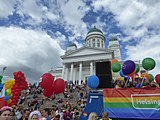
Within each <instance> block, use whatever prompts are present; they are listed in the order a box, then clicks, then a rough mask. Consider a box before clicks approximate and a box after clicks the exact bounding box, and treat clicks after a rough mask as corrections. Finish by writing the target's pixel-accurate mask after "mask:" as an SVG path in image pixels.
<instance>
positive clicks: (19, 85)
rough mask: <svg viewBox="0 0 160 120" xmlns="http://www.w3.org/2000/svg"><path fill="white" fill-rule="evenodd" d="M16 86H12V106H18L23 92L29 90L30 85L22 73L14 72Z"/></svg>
mask: <svg viewBox="0 0 160 120" xmlns="http://www.w3.org/2000/svg"><path fill="white" fill-rule="evenodd" d="M13 75H14V80H15V84H14V85H13V86H12V95H13V96H12V99H11V100H12V101H11V105H16V104H17V102H18V99H19V96H20V94H21V91H22V90H26V89H27V88H28V83H27V81H26V78H25V76H24V73H23V72H22V71H18V72H14V73H13Z"/></svg>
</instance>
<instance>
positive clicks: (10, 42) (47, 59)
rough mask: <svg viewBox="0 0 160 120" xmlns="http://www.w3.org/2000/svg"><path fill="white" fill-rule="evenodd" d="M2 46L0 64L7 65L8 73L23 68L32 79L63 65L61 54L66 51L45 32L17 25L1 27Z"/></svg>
mask: <svg viewBox="0 0 160 120" xmlns="http://www.w3.org/2000/svg"><path fill="white" fill-rule="evenodd" d="M0 48H1V52H0V56H1V57H0V64H1V65H2V66H7V68H8V69H7V71H8V73H7V75H12V73H13V72H14V71H18V70H22V71H24V73H26V75H27V77H28V78H29V79H32V80H33V79H38V78H39V77H40V75H41V74H42V73H43V72H47V71H48V70H49V69H50V68H51V67H54V68H55V67H57V66H58V65H61V59H60V55H62V54H63V53H64V51H63V50H62V49H61V48H60V46H59V44H58V43H57V41H55V40H54V39H52V38H51V37H50V36H49V35H47V34H46V33H45V32H43V31H34V30H25V29H21V28H16V27H9V28H6V27H0Z"/></svg>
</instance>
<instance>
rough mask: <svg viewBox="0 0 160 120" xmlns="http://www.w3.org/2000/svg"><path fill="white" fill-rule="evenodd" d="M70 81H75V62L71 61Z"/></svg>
mask: <svg viewBox="0 0 160 120" xmlns="http://www.w3.org/2000/svg"><path fill="white" fill-rule="evenodd" d="M70 81H73V63H71V71H70Z"/></svg>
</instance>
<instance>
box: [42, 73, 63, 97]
mask: <svg viewBox="0 0 160 120" xmlns="http://www.w3.org/2000/svg"><path fill="white" fill-rule="evenodd" d="M40 86H41V88H42V89H43V95H44V96H46V97H51V96H52V95H53V94H60V93H62V92H64V89H65V86H66V84H65V81H64V80H63V79H61V78H58V79H56V80H55V81H54V76H52V74H50V73H44V74H43V75H42V76H41V81H40Z"/></svg>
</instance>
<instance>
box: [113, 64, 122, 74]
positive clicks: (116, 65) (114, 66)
mask: <svg viewBox="0 0 160 120" xmlns="http://www.w3.org/2000/svg"><path fill="white" fill-rule="evenodd" d="M120 70H121V65H120V64H119V63H118V62H116V63H114V64H113V65H112V71H113V72H119V71H120Z"/></svg>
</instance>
